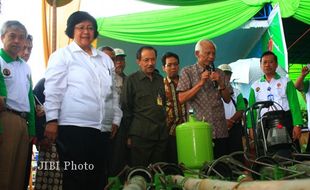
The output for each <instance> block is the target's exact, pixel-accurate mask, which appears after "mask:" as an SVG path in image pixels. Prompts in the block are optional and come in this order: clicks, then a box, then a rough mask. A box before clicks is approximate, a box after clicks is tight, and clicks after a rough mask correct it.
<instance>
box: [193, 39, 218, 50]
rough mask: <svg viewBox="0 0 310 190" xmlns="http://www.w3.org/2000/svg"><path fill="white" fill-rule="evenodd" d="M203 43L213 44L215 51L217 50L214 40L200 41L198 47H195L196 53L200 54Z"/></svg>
mask: <svg viewBox="0 0 310 190" xmlns="http://www.w3.org/2000/svg"><path fill="white" fill-rule="evenodd" d="M202 42H208V43H211V44H212V45H213V46H214V48H215V50H216V45H215V43H214V42H213V41H212V40H208V39H202V40H199V41H198V42H197V43H196V45H195V51H199V52H200V50H201V43H202Z"/></svg>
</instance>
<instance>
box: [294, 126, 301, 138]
mask: <svg viewBox="0 0 310 190" xmlns="http://www.w3.org/2000/svg"><path fill="white" fill-rule="evenodd" d="M300 136H301V128H300V127H298V126H295V127H294V128H293V140H294V141H295V140H298V139H299V138H300Z"/></svg>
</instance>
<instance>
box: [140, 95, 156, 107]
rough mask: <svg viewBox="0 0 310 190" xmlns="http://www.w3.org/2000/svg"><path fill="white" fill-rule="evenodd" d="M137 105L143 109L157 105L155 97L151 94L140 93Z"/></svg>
mask: <svg viewBox="0 0 310 190" xmlns="http://www.w3.org/2000/svg"><path fill="white" fill-rule="evenodd" d="M137 104H138V106H141V107H150V106H153V105H154V104H155V102H154V100H153V96H152V94H150V93H146V92H145V93H139V95H138V96H137Z"/></svg>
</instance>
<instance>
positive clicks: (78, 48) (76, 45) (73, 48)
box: [69, 41, 98, 57]
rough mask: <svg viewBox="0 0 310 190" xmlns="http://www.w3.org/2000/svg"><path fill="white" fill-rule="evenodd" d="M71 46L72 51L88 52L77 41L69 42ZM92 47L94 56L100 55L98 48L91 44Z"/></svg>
mask: <svg viewBox="0 0 310 190" xmlns="http://www.w3.org/2000/svg"><path fill="white" fill-rule="evenodd" d="M69 48H70V49H71V51H72V52H84V53H86V52H85V51H84V50H83V49H82V48H81V47H80V46H79V45H78V44H77V43H76V42H75V41H72V42H71V43H70V44H69ZM90 48H91V51H92V54H93V55H92V56H94V57H95V56H98V52H97V50H96V49H95V48H94V47H93V46H92V45H91V46H90Z"/></svg>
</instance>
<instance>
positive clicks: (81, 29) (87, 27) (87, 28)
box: [74, 26, 94, 31]
mask: <svg viewBox="0 0 310 190" xmlns="http://www.w3.org/2000/svg"><path fill="white" fill-rule="evenodd" d="M74 28H75V29H77V30H79V31H84V30H87V31H94V27H92V26H76V27H74Z"/></svg>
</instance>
